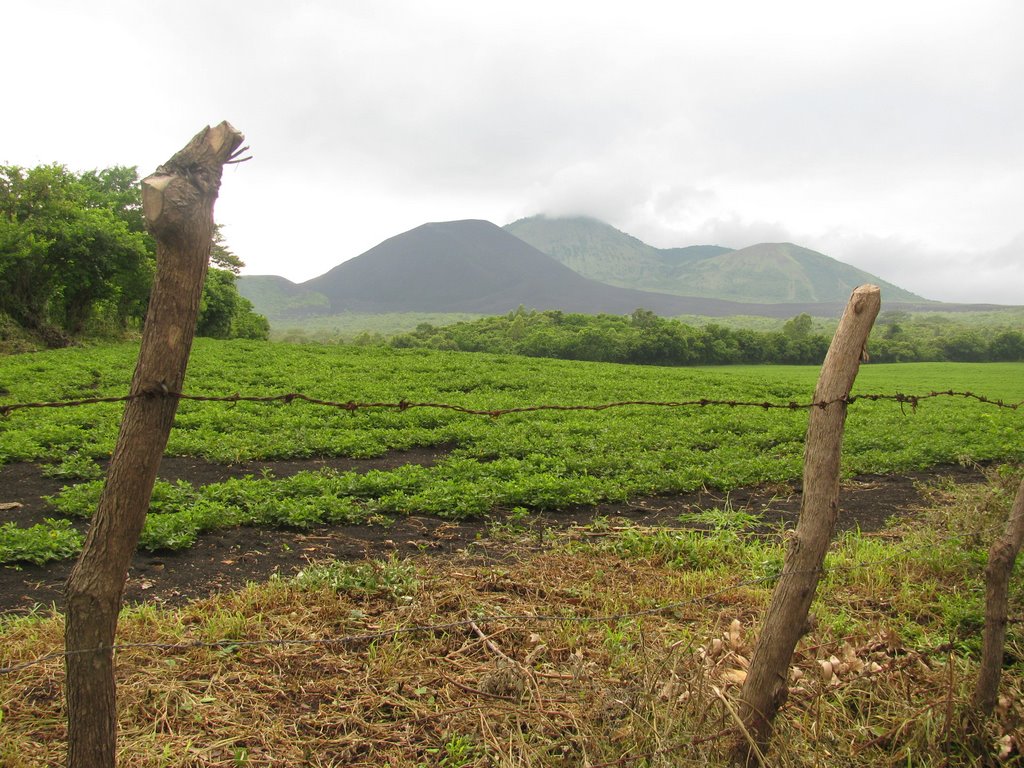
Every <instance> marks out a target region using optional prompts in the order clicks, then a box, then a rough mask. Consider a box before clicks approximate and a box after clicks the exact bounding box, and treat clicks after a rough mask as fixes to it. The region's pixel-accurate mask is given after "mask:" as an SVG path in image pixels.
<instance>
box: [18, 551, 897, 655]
mask: <svg viewBox="0 0 1024 768" xmlns="http://www.w3.org/2000/svg"><path fill="white" fill-rule="evenodd" d="M906 554H907V552H906V551H897V552H894V553H893V554H891V555H889V556H888V557H884V558H881V559H878V560H872V561H871V562H858V563H852V564H850V565H841V566H834V567H832V568H831V569H828V571H827V572H831V573H840V572H849V571H854V570H857V569H859V568H868V567H877V566H878V565H882V564H885V563H888V562H892V561H894V560H896V559H898V558H899V557H902V556H904V555H906ZM810 572H811V571H791V572H789V575H796V574H800V573H810ZM813 572H814V573H826V569H825V568H824V566H823V567H822V568H820V569H816V570H815V571H813ZM781 574H782V571H781V570H779V571H777V572H774V573H771V574H768V575H766V576H760V577H758V578H756V579H747V580H745V581H740V582H736V583H735V584H730V585H729V586H727V587H722V588H721V589H716V590H714V591H712V592H705V593H703V594H700V595H695V596H693V597H690V598H688V599H686V600H677V601H674V602H671V603H665V604H664V605H659V606H655V607H653V608H644V609H642V610H637V611H624V612H622V613H611V614H598V615H595V616H560V615H555V614H550V615H545V614H495V615H491V616H475V617H474V616H470V617H468V618H465V619H456V620H452V621H447V622H440V623H436V624H412V625H408V626H404V627H393V628H391V629H382V630H379V631H377V632H364V633H359V634H354V635H343V636H341V637H332V638H267V639H264V640H227V639H225V640H212V641H208V640H192V641H188V642H180V643H116V644H114V645H112V646H101V647H99V648H89V649H80V650H75V651H66V650H65V651H54V652H53V653H47V654H45V655H43V656H39V657H38V658H35V659H30V660H29V661H24V662H19V663H17V664H10V665H8V666H6V667H0V675H10V674H14V673H16V672H22V671H24V670H26V669H29V668H31V667H34V666H38V665H40V664H43V663H45V662H47V661H52V660H53V659H60V658H66V657H68V656H80V655H83V654H87V653H88V654H93V653H108V652H112V651H122V650H134V649H153V650H165V651H187V650H193V649H196V648H219V649H223V648H253V647H285V646H303V647H338V646H347V645H353V644H356V643H365V642H373V641H375V640H384V639H388V638H393V637H398V636H399V635H411V634H420V633H431V632H441V631H446V630H450V629H457V628H460V627H466V628H471V627H472V626H473V625H476V626H481V625H488V624H497V623H498V622H510V623H517V624H530V623H537V624H554V623H565V624H586V623H609V622H618V621H624V620H628V619H639V618H645V617H649V616H658V615H660V614H663V613H667V612H670V611H677V610H679V609H681V608H686V607H689V606H693V605H698V604H700V603H703V602H706V601H709V600H714V599H715V598H717V597H721V596H722V595H727V594H729V593H730V592H735V591H736V590H739V589H746V588H747V587H755V586H761V585H763V584H767V583H769V582H773V581H776V580H777V579H778V578H779V577H780V576H781Z"/></svg>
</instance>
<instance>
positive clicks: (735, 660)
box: [0, 472, 1024, 768]
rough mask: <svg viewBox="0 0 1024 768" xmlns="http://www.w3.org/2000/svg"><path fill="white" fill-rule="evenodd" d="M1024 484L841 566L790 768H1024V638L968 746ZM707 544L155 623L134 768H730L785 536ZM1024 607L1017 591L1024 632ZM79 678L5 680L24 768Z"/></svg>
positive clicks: (356, 575)
mask: <svg viewBox="0 0 1024 768" xmlns="http://www.w3.org/2000/svg"><path fill="white" fill-rule="evenodd" d="M1018 481H1019V475H1018V474H1014V473H1012V472H1002V473H996V472H993V473H992V475H991V482H990V484H989V485H987V486H966V487H959V488H958V487H954V486H949V487H941V488H936V489H933V491H932V493H931V501H932V503H931V508H930V509H928V510H926V511H924V512H922V514H921V515H919V516H917V517H916V518H915V519H914V520H907V521H902V522H896V523H894V525H893V526H892V527H891V528H890V529H889V530H887V531H886V532H884V533H882V534H880V535H876V536H862V535H856V534H851V535H848V536H846V537H845V538H843V539H841V540H840V541H838V542H836V544H835V545H834V546H833V549H832V552H831V554H830V555H829V558H828V561H827V572H828V574H827V576H826V578H825V579H824V581H823V582H822V585H821V587H820V589H819V593H818V599H817V600H816V602H815V605H814V607H813V615H814V618H815V621H814V625H813V628H812V629H811V631H810V632H809V634H808V635H807V636H806V637H805V638H804V639H803V640H802V641H801V643H800V645H799V646H798V651H797V654H796V656H795V658H794V661H793V667H792V669H791V672H790V674H791V684H792V691H791V695H790V698H789V702H788V703H787V705H786V706H785V707H784V708H783V710H782V711H781V713H780V716H779V721H778V732H777V738H776V739H775V740H774V741H773V744H772V754H771V765H773V766H817V765H826V764H827V765H842V766H906V765H914V766H947V765H954V766H959V765H965V766H966V765H984V764H999V763H1005V764H1013V763H1014V761H1016V760H1018V759H1019V755H1020V750H1021V748H1022V747H1024V733H1022V730H1021V722H1022V717H1024V700H1022V691H1024V666H1022V662H1021V659H1024V645H1022V641H1024V636H1022V634H1021V632H1020V630H1019V626H1020V625H1019V624H1017V623H1012V624H1011V626H1010V635H1009V639H1008V645H1007V662H1006V667H1005V670H1004V680H1003V687H1002V691H1003V694H1002V697H1001V699H1000V705H999V710H998V713H997V715H996V717H995V718H994V719H993V721H992V722H990V723H988V724H987V726H986V728H985V730H984V733H983V734H982V736H981V737H980V738H978V739H972V738H968V737H967V736H966V735H965V734H966V731H965V730H964V727H963V718H964V716H965V714H966V709H965V708H966V702H967V701H968V699H969V694H970V690H971V687H972V685H973V682H974V675H975V673H976V666H977V649H978V645H979V632H980V625H981V620H982V611H983V606H982V596H983V585H982V582H981V578H982V570H983V566H984V562H985V555H984V552H985V548H986V547H987V545H988V542H989V541H990V539H991V537H992V536H993V535H994V534H995V532H996V531H997V530H998V529H1000V527H1001V525H1002V522H1003V520H1004V518H1005V515H1006V513H1007V510H1008V507H1009V504H1010V500H1011V499H1012V493H1013V490H1014V488H1015V485H1016V483H1017V482H1018ZM706 521H715V525H716V526H717V529H716V530H714V531H712V532H710V533H708V532H694V531H665V530H650V529H641V528H636V527H632V526H630V525H629V524H628V523H627V522H625V521H620V520H608V521H601V522H599V523H597V524H595V525H593V526H591V527H588V528H583V529H577V530H575V531H572V532H570V533H569V534H567V535H565V536H563V537H555V536H554V534H551V533H550V532H548V533H546V534H545V536H543V537H540V536H539V535H538V532H537V531H533V530H527V529H525V528H524V529H519V528H516V527H515V526H514V525H505V526H503V527H501V528H495V529H494V530H493V531H492V533H491V538H490V539H489V540H486V541H482V542H481V547H480V548H479V549H475V548H471V549H470V551H467V552H465V553H463V554H462V555H460V556H458V557H455V558H452V559H444V560H442V559H430V558H417V559H414V560H409V561H398V560H386V561H383V562H369V563H347V564H346V563H336V562H329V563H320V564H311V565H310V566H309V567H308V568H307V569H306V570H305V571H304V572H303V573H301V574H300V575H299V576H297V577H295V578H293V579H281V580H276V581H271V582H270V583H268V584H263V585H255V584H254V585H251V586H250V587H248V588H247V589H245V590H242V591H240V592H238V593H232V594H225V595H220V596H216V597H213V598H210V599H208V600H204V601H198V602H195V603H193V604H191V605H189V606H187V607H185V608H181V609H175V610H168V609H161V608H158V607H153V606H140V607H136V608H132V609H129V610H127V611H126V612H125V614H124V616H123V618H122V621H121V626H120V630H119V642H120V643H122V644H126V645H127V646H128V647H125V648H123V649H122V650H120V651H118V657H117V658H118V661H117V664H118V667H117V668H118V682H119V696H120V699H119V701H120V711H121V741H120V761H121V762H120V764H121V765H124V766H133V767H135V766H137V767H140V768H141V767H142V766H146V767H147V768H148V767H150V766H152V767H154V768H155V767H156V766H161V767H165V768H170V767H171V766H199V765H203V766H225V767H227V766H286V765H287V766H318V767H324V766H339V767H340V766H367V767H368V766H409V767H414V766H415V767H417V768H418V767H419V766H446V767H447V768H455V767H461V766H501V767H503V768H504V767H505V766H508V767H511V766H591V768H597V767H598V766H646V767H647V768H653V767H654V766H664V767H667V766H709V765H711V766H714V765H720V764H722V760H723V750H724V749H725V748H726V746H727V745H728V744H729V743H730V741H731V739H733V738H736V735H737V734H736V731H735V729H734V720H733V717H732V714H731V713H732V710H733V709H734V706H735V697H736V694H737V691H738V684H739V683H740V682H741V681H742V679H743V676H744V674H745V669H746V666H747V663H748V661H749V657H750V651H751V647H752V643H753V639H754V637H755V635H756V631H757V627H758V623H759V621H760V619H761V616H762V615H763V611H764V609H765V606H766V604H767V600H768V597H769V594H770V589H771V586H772V581H773V575H774V574H776V573H777V572H778V568H779V567H780V563H781V559H782V551H783V544H784V537H783V535H782V534H781V533H780V534H779V535H778V536H768V537H764V536H751V535H749V534H747V533H745V530H744V529H745V526H746V525H747V524H749V523H750V522H751V518H750V515H749V514H747V513H746V512H745V511H744V510H732V509H728V508H726V509H719V510H709V511H708V513H707V515H706ZM485 552H486V556H485V554H484V553H485ZM496 555H497V558H495V556H496ZM1022 599H1024V593H1022V590H1021V583H1020V581H1019V580H1015V581H1014V584H1013V587H1012V603H1011V610H1010V613H1011V616H1019V615H1020V613H1021V607H1022ZM422 626H427V627H430V628H429V629H422V630H421V629H417V627H422ZM0 639H2V642H0V665H2V666H10V665H17V664H19V663H20V662H24V661H28V660H31V659H33V658H36V657H39V656H43V655H45V654H47V653H50V652H52V651H54V650H56V649H59V648H60V647H61V642H62V620H61V618H60V617H59V616H47V615H36V616H31V617H27V618H16V619H7V620H5V621H4V622H3V623H2V624H0ZM279 640H281V641H285V642H284V643H282V644H277V643H276V641H279ZM289 641H292V642H289ZM310 641H311V642H310ZM204 643H206V644H211V645H201V644H204ZM137 644H142V645H137ZM148 644H153V645H148ZM190 644H200V645H196V646H195V647H188V646H189V645H190ZM132 646H134V647H132ZM167 646H176V647H167ZM62 680H63V666H62V661H61V660H60V659H59V658H56V659H50V660H47V661H44V662H42V663H40V664H38V665H34V666H30V667H27V668H24V669H20V670H17V671H14V672H11V673H8V674H3V675H0V763H2V764H3V765H5V766H10V767H11V768H28V767H29V766H46V765H57V764H60V763H61V762H62V761H63V759H64V745H63V740H64V738H65V728H64V724H63V720H62V718H63V703H62V702H63V694H62Z"/></svg>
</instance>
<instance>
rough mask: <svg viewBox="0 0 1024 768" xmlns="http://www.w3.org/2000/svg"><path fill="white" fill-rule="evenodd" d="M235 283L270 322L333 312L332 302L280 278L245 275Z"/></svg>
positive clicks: (242, 293) (240, 291) (239, 290)
mask: <svg viewBox="0 0 1024 768" xmlns="http://www.w3.org/2000/svg"><path fill="white" fill-rule="evenodd" d="M236 284H237V286H238V292H239V293H240V294H241V295H242V296H244V297H245V298H247V299H248V300H249V301H251V302H252V303H253V305H254V306H256V307H261V308H262V309H259V310H257V311H258V312H260V314H262V315H265V316H266V317H267V318H269V319H270V320H271V321H273V320H282V319H289V318H298V317H308V316H310V315H320V314H324V313H325V312H328V311H329V310H330V302H329V301H328V300H327V297H326V296H324V295H323V294H322V293H317V292H316V291H312V290H309V289H308V288H303V287H302V286H300V285H297V284H295V283H293V282H292V281H291V280H288V279H286V278H284V277H278V276H277V275H242V276H241V277H239V278H238V280H237V281H236Z"/></svg>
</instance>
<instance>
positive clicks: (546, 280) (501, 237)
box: [301, 220, 740, 315]
mask: <svg viewBox="0 0 1024 768" xmlns="http://www.w3.org/2000/svg"><path fill="white" fill-rule="evenodd" d="M301 287H302V288H303V289H307V290H312V291H315V292H317V293H320V294H323V295H324V296H326V297H327V298H328V301H329V304H330V311H331V312H342V311H350V312H474V313H479V314H500V313H503V312H508V311H511V310H513V309H515V308H516V307H518V306H519V305H524V306H526V307H530V308H533V309H561V310H564V311H567V312H587V313H598V312H609V313H628V312H632V311H633V310H634V309H636V308H638V307H644V308H647V309H651V310H653V311H655V312H657V313H659V314H680V313H685V312H696V313H700V314H705V313H708V314H718V315H720V314H734V313H736V312H738V311H739V309H740V307H739V306H737V305H733V304H731V303H729V302H719V301H708V300H706V299H689V298H683V297H679V296H670V295H666V294H655V293H647V292H643V291H637V290H630V289H627V288H618V287H614V286H610V285H605V284H604V283H600V282H597V281H595V280H590V279H588V278H585V277H583V276H581V275H579V274H578V273H576V272H574V271H573V270H571V269H569V268H568V267H566V266H564V265H562V264H560V263H559V262H558V261H556V260H555V259H553V258H551V257H550V256H548V255H547V254H544V253H542V252H540V251H539V250H537V249H536V248H534V247H533V246H531V245H528V244H527V243H525V242H524V241H522V240H521V239H519V238H517V237H514V236H513V235H511V234H509V233H508V232H506V231H505V230H503V229H502V228H501V227H498V226H496V225H494V224H492V223H490V222H488V221H477V220H467V221H449V222H440V223H433V224H424V225H422V226H420V227H416V228H415V229H412V230H410V231H408V232H405V233H403V234H401V235H397V236H395V237H392V238H390V239H388V240H385V241H384V242H383V243H381V244H380V245H377V246H375V247H374V248H371V249H370V250H369V251H367V252H366V253H364V254H362V255H360V256H357V257H356V258H354V259H351V260H349V261H345V262H343V263H341V264H339V265H338V266H336V267H335V268H334V269H332V270H330V271H329V272H327V273H326V274H323V275H321V276H320V277H316V278H314V279H312V280H309V281H308V282H305V283H303V284H302V286H301ZM687 308H688V309H687Z"/></svg>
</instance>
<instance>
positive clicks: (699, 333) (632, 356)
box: [354, 307, 1024, 365]
mask: <svg viewBox="0 0 1024 768" xmlns="http://www.w3.org/2000/svg"><path fill="white" fill-rule="evenodd" d="M883 320H884V321H883V322H880V323H879V324H878V325H876V327H875V330H874V332H873V334H872V337H871V341H870V343H869V345H868V349H869V352H870V355H871V359H872V360H874V361H875V362H926V361H928V362H938V361H950V362H986V361H1017V360H1024V334H1022V333H1020V332H1019V331H1014V330H1002V331H999V332H993V333H986V332H985V331H979V330H975V329H967V328H959V329H958V330H955V331H953V332H952V333H950V332H949V330H950V329H949V328H948V327H945V324H941V323H940V324H928V323H924V324H918V323H915V322H913V321H911V320H910V319H909V318H907V317H906V316H904V315H903V314H902V313H892V315H891V316H887V317H885V318H883ZM939 329H943V330H944V331H945V332H938V330H939ZM379 341H382V339H380V338H379V337H377V338H370V337H369V336H366V337H365V338H359V337H357V338H356V339H355V340H354V343H357V344H359V343H363V344H366V343H374V342H379ZM830 342H831V332H829V333H824V332H820V331H817V330H815V321H814V320H813V319H812V318H811V317H810V316H809V315H806V314H802V315H798V316H797V317H794V318H793V319H791V320H789V321H787V322H786V323H785V324H784V325H783V326H782V328H781V330H778V331H754V330H748V329H742V328H730V327H726V326H723V325H718V324H709V325H703V326H699V327H698V326H691V325H686V324H684V323H682V322H680V321H678V320H673V319H668V318H662V317H658V316H657V315H655V314H654V313H653V312H650V311H649V310H645V309H638V310H636V311H635V312H633V313H632V314H630V315H625V316H620V315H582V314H571V313H565V312H559V311H556V310H549V311H544V312H538V311H534V310H527V309H524V308H522V307H520V308H519V309H517V310H516V311H514V312H510V313H509V314H507V315H498V316H494V317H485V318H480V319H479V320H474V321H471V322H461V323H455V324H453V325H447V326H441V327H437V326H433V325H430V324H428V323H422V324H420V325H419V326H417V328H416V329H415V330H414V331H411V332H409V333H403V334H398V335H396V336H393V337H391V338H390V339H389V340H388V341H387V343H388V344H390V345H391V346H393V347H402V348H408V347H427V348H432V349H448V350H459V351H464V352H493V353H501V354H517V355H526V356H530V357H553V358H561V359H565V360H592V361H597V362H610V363H634V364H646V365H726V364H737V363H743V364H751V365H756V364H766V363H775V364H789V365H818V364H820V363H821V362H822V361H823V360H824V359H825V353H826V352H827V351H828V347H829V343H830Z"/></svg>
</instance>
